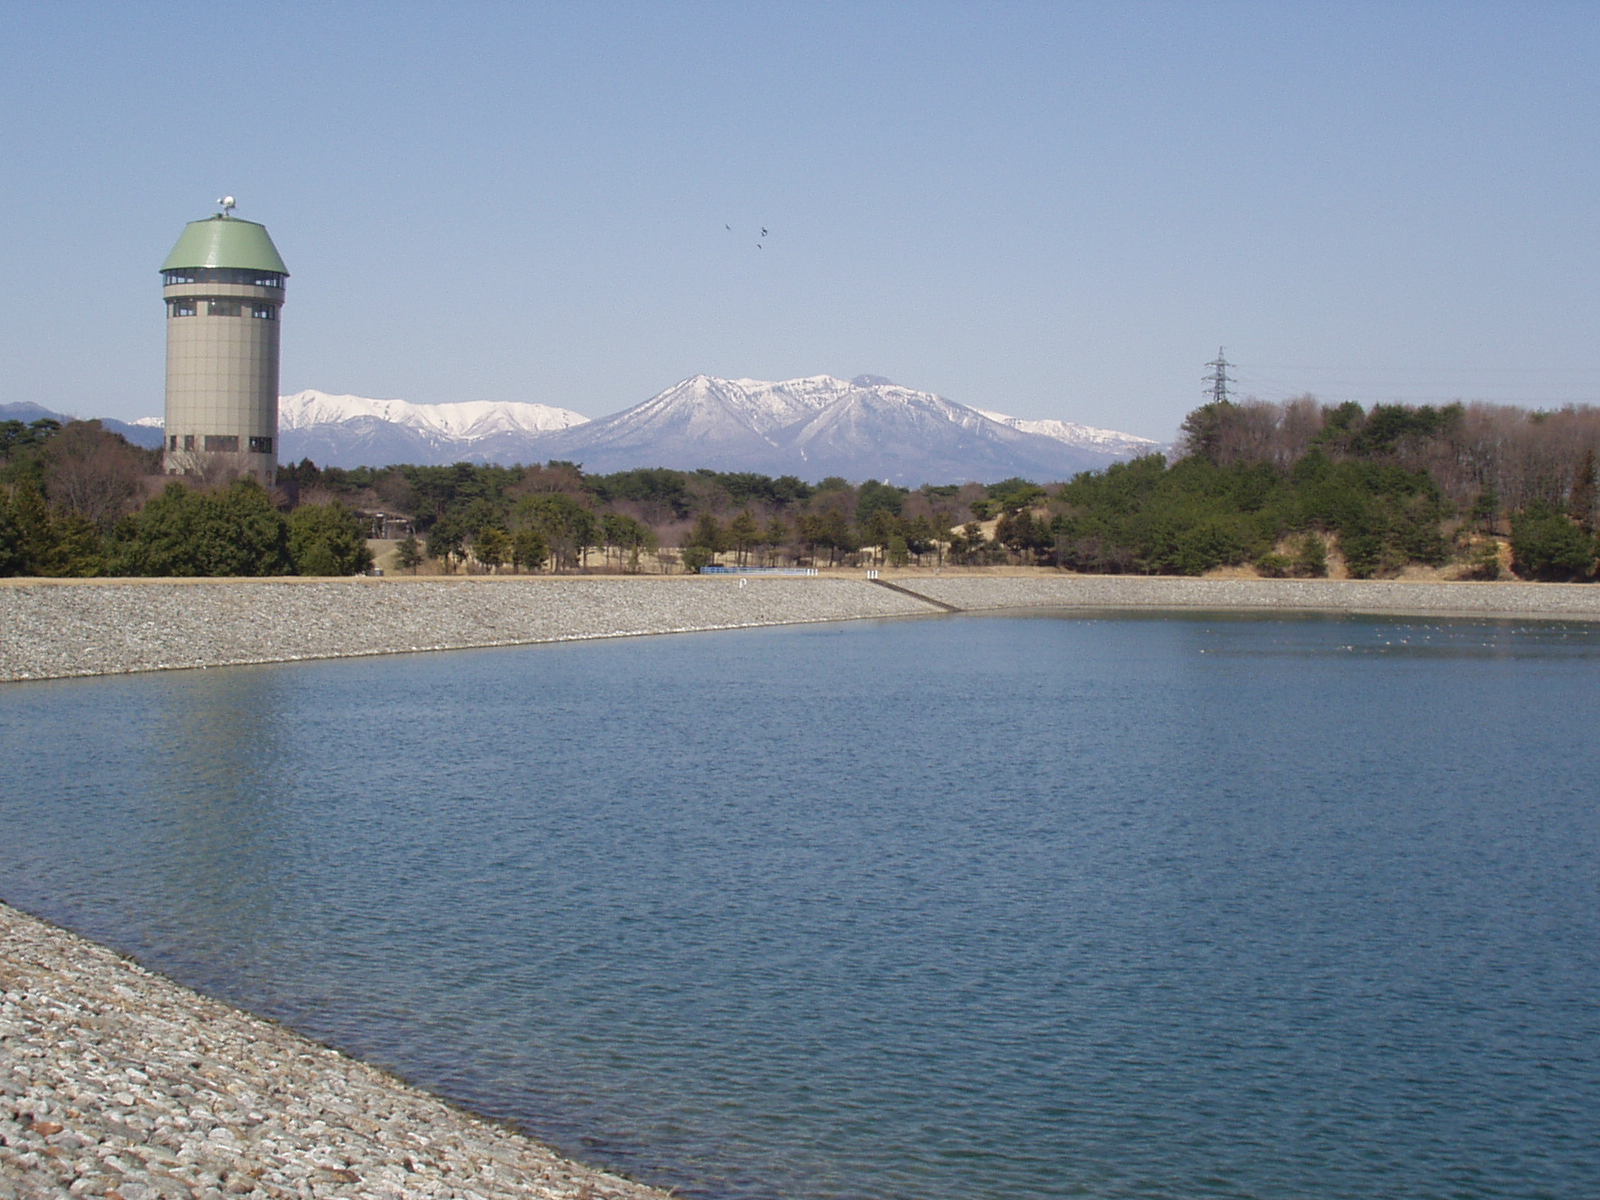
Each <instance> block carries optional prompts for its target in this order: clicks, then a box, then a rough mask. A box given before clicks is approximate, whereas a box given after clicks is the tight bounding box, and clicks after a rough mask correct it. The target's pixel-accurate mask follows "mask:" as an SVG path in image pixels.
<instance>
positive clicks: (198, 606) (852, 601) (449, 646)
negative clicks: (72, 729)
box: [0, 576, 939, 680]
mask: <svg viewBox="0 0 1600 1200" xmlns="http://www.w3.org/2000/svg"><path fill="white" fill-rule="evenodd" d="M937 611H939V610H938V609H937V608H936V607H935V606H934V605H931V604H928V603H926V602H924V601H920V600H916V599H913V598H911V597H908V596H905V595H901V594H898V593H895V592H892V591H889V590H888V589H886V588H879V587H874V586H872V584H870V583H868V582H866V580H864V579H861V578H854V579H849V578H807V577H803V576H801V577H785V576H765V577H762V576H757V577H753V578H749V579H740V578H734V577H728V576H722V577H709V576H708V577H692V576H675V577H662V576H653V577H652V576H588V577H584V576H578V577H549V576H546V577H543V578H528V577H525V576H524V577H517V576H498V577H496V576H490V577H482V576H480V577H475V578H456V579H450V578H439V577H427V578H418V579H355V580H300V579H273V580H260V579H252V580H244V579H196V580H105V581H74V582H70V583H69V582H50V583H46V582H40V581H34V580H30V581H28V582H27V583H26V584H24V583H22V582H21V581H13V582H11V583H9V584H8V585H7V586H4V587H0V680H16V679H49V678H60V677H62V676H70V675H110V674H120V673H123V672H129V671H162V670H171V669H174V668H181V667H218V666H229V665H236V664H241V663H264V662H292V661H295V660H298V659H313V658H345V657H355V656H359V655H366V654H398V653H408V652H411V651H416V650H461V649H467V648H470V647H482V646H513V645H521V644H525V643H530V642H559V641H570V640H574V639H581V638H605V637H628V636H631V635H637V634H647V633H686V632H691V631H697V630H712V629H740V628H745V627H748V626H756V625H788V624H795V623H800V622H809V621H840V620H848V619H852V618H861V617H901V616H911V615H919V614H926V613H932V612H937Z"/></svg>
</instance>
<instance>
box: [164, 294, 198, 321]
mask: <svg viewBox="0 0 1600 1200" xmlns="http://www.w3.org/2000/svg"><path fill="white" fill-rule="evenodd" d="M194 314H195V302H194V299H193V298H192V297H188V296H186V297H184V298H183V299H182V300H168V301H167V316H169V317H192V316H194Z"/></svg>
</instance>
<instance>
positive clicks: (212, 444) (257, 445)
mask: <svg viewBox="0 0 1600 1200" xmlns="http://www.w3.org/2000/svg"><path fill="white" fill-rule="evenodd" d="M178 440H179V439H178V435H177V434H173V435H172V436H171V437H169V438H167V449H168V450H176V449H177V448H178ZM195 440H196V439H195V435H194V434H192V433H186V434H184V435H183V448H184V449H185V450H194V449H196V448H197V447H196V446H195ZM204 445H205V448H206V452H207V453H209V454H237V453H239V435H238V434H233V433H228V434H219V433H208V434H206V435H205V441H204ZM250 453H251V454H271V453H272V439H271V438H269V437H253V438H251V439H250Z"/></svg>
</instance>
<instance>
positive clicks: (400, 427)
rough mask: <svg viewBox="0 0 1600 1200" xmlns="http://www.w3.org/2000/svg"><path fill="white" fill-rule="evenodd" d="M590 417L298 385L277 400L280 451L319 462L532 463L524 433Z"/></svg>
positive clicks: (285, 456)
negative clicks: (373, 395) (345, 392)
mask: <svg viewBox="0 0 1600 1200" xmlns="http://www.w3.org/2000/svg"><path fill="white" fill-rule="evenodd" d="M588 419H589V418H588V417H585V416H583V415H582V414H580V413H575V412H573V411H572V410H571V409H566V408H554V407H552V406H550V405H548V404H524V403H515V402H509V401H496V400H469V401H464V402H462V403H458V404H413V403H411V402H410V401H408V400H373V399H369V398H367V397H365V396H331V395H329V394H328V393H326V392H318V391H304V392H296V393H295V394H294V395H292V396H281V397H279V399H278V434H279V439H280V442H281V449H280V450H279V453H278V457H279V459H280V461H282V462H296V461H298V460H300V459H302V458H310V459H311V460H312V461H313V462H317V463H321V464H322V465H324V466H357V465H380V464H384V463H396V462H410V463H446V462H461V461H463V460H464V461H468V462H519V461H527V462H532V461H534V460H535V459H536V458H537V455H534V456H531V457H530V456H529V454H528V453H527V452H526V450H525V446H526V444H527V443H528V442H529V440H530V439H537V438H538V437H539V436H540V435H542V434H546V433H552V432H555V431H557V430H562V429H569V428H571V427H573V426H575V425H581V424H583V423H584V422H586V421H587V420H588Z"/></svg>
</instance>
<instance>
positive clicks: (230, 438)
mask: <svg viewBox="0 0 1600 1200" xmlns="http://www.w3.org/2000/svg"><path fill="white" fill-rule="evenodd" d="M206 449H207V450H209V451H211V452H212V453H213V454H219V453H220V454H237V453H238V452H239V435H238V434H236V433H227V434H223V433H208V434H206Z"/></svg>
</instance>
